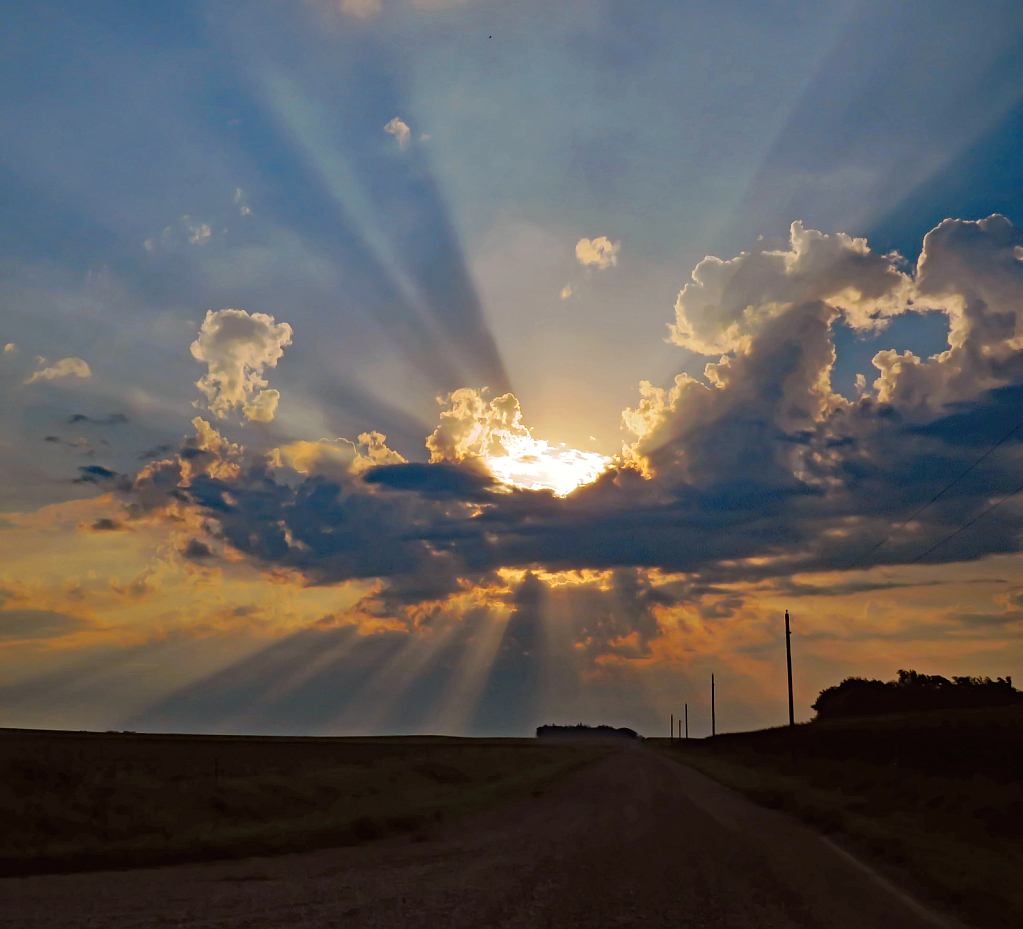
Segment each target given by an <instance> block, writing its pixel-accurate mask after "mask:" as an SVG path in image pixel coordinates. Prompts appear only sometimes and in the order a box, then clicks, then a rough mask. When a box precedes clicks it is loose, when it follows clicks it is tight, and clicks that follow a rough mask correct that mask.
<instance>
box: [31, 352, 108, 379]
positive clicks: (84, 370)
mask: <svg viewBox="0 0 1023 929" xmlns="http://www.w3.org/2000/svg"><path fill="white" fill-rule="evenodd" d="M36 364H38V365H40V367H39V370H38V371H35V372H33V374H32V375H31V376H30V377H28V378H27V379H26V380H25V381H24V383H26V384H34V383H35V382H36V381H55V380H58V379H60V378H65V377H92V371H91V370H90V369H89V366H88V364H86V363H85V362H84V361H82V359H81V358H75V357H71V358H61V359H60V361H55V362H54V363H53V364H47V362H46V359H45V358H37V359H36Z"/></svg>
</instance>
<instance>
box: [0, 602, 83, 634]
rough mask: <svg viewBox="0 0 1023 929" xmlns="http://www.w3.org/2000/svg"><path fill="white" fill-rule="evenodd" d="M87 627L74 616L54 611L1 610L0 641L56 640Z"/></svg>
mask: <svg viewBox="0 0 1023 929" xmlns="http://www.w3.org/2000/svg"><path fill="white" fill-rule="evenodd" d="M86 625H87V624H86V623H85V622H84V621H83V620H80V619H77V618H76V617H74V616H68V615H67V614H65V613H55V612H54V611H52V610H27V609H16V610H0V641H16V640H19V639H56V638H59V637H60V636H62V635H68V634H69V633H72V632H77V631H78V630H79V629H84V628H85V627H86Z"/></svg>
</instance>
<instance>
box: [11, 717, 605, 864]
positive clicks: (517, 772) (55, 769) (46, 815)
mask: <svg viewBox="0 0 1023 929" xmlns="http://www.w3.org/2000/svg"><path fill="white" fill-rule="evenodd" d="M607 750H608V749H607V748H606V747H605V746H600V745H573V744H565V743H542V742H537V741H536V740H533V739H446V738H439V737H438V738H431V737H408V738H375V739H373V738H367V739H312V738H310V739H290V738H256V737H226V736H225V737H220V736H156V735H136V734H130V733H108V734H99V733H62V732H40V731H25V730H0V821H2V822H3V823H4V828H3V829H2V830H0V873H4V874H17V873H21V874H25V873H38V872H41V871H55V870H84V869H90V868H99V867H118V866H132V865H142V864H157V863H168V862H174V861H195V860H204V859H211V858H231V857H244V856H247V855H255V854H269V853H278V852H285V851H299V850H304V849H310V848H317V847H326V846H331V845H339V844H349V843H354V842H361V841H366V840H369V839H374V838H378V837H381V836H384V835H387V834H390V833H394V832H408V833H411V834H413V835H425V834H427V833H428V831H429V830H430V829H431V828H432V827H433V825H434V824H436V823H438V822H440V821H442V820H445V819H448V818H451V817H453V816H458V815H461V814H463V813H466V812H470V811H473V810H477V809H481V808H483V807H484V806H486V805H489V804H491V803H495V802H497V801H500V800H504V799H508V798H511V797H516V796H524V795H528V794H529V793H530V792H536V791H539V790H542V789H544V787H545V786H546V785H548V784H549V783H550V782H551V781H553V780H554V779H555V778H557V777H559V776H561V775H563V774H565V773H566V772H568V771H569V770H571V769H574V768H575V767H577V766H579V765H581V764H584V763H586V762H589V761H591V760H594V759H595V758H597V757H599V756H600V755H602V754H604V753H606V752H607Z"/></svg>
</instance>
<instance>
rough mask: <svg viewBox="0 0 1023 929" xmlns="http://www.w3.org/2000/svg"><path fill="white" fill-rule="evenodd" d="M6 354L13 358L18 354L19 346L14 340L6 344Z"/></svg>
mask: <svg viewBox="0 0 1023 929" xmlns="http://www.w3.org/2000/svg"><path fill="white" fill-rule="evenodd" d="M4 354H5V355H9V356H11V357H12V358H13V357H14V356H15V355H17V354H18V346H17V345H15V344H14V343H13V342H8V343H7V344H6V345H5V346H4Z"/></svg>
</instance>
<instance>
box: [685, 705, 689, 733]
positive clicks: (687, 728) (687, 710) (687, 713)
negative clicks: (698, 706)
mask: <svg viewBox="0 0 1023 929" xmlns="http://www.w3.org/2000/svg"><path fill="white" fill-rule="evenodd" d="M688 740H689V704H688V703H687V704H686V741H688Z"/></svg>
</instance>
